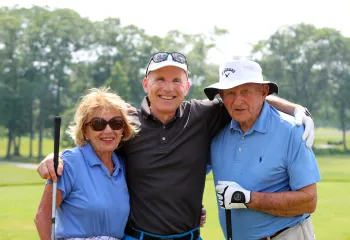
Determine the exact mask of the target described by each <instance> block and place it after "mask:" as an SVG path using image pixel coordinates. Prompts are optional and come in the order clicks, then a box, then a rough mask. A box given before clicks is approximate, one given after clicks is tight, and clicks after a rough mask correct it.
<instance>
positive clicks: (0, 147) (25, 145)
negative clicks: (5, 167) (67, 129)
mask: <svg viewBox="0 0 350 240" xmlns="http://www.w3.org/2000/svg"><path fill="white" fill-rule="evenodd" d="M29 142H30V141H29V138H28V137H22V138H21V147H20V154H21V155H22V156H24V157H28V156H29ZM38 143H39V141H38V139H37V138H36V139H34V140H33V156H38V150H39V147H38V145H39V144H38ZM12 149H13V145H12ZM42 149H43V155H44V156H46V155H47V154H49V153H52V152H53V139H48V138H45V139H44V140H43V146H42ZM6 151H7V138H5V137H2V138H0V158H3V157H4V156H5V155H6Z"/></svg>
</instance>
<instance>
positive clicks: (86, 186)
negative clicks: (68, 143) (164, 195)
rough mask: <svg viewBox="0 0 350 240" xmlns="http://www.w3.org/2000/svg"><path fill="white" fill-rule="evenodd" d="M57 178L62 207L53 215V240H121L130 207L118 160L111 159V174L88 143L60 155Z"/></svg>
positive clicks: (123, 171)
mask: <svg viewBox="0 0 350 240" xmlns="http://www.w3.org/2000/svg"><path fill="white" fill-rule="evenodd" d="M62 159H63V161H64V172H63V174H62V176H61V177H59V178H58V184H57V188H58V189H60V190H61V191H62V199H63V201H62V203H61V205H60V206H59V208H58V209H57V212H56V238H67V237H91V236H112V237H117V238H120V239H121V238H122V237H123V236H124V229H125V225H126V222H127V220H128V216H129V211H130V206H129V194H128V188H127V185H126V181H125V170H124V163H123V162H122V159H121V156H117V155H116V154H115V153H113V155H112V159H113V162H114V165H115V167H114V170H113V174H112V175H110V173H109V171H108V170H107V168H106V167H105V166H104V165H103V163H102V162H101V161H100V160H99V158H98V156H97V155H96V153H95V151H94V149H93V148H92V146H91V144H90V143H87V144H85V145H84V146H81V147H76V148H74V149H71V150H66V151H64V152H63V153H62Z"/></svg>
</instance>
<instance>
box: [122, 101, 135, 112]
mask: <svg viewBox="0 0 350 240" xmlns="http://www.w3.org/2000/svg"><path fill="white" fill-rule="evenodd" d="M125 105H126V113H127V114H130V113H134V112H136V108H134V107H133V106H131V104H129V103H125Z"/></svg>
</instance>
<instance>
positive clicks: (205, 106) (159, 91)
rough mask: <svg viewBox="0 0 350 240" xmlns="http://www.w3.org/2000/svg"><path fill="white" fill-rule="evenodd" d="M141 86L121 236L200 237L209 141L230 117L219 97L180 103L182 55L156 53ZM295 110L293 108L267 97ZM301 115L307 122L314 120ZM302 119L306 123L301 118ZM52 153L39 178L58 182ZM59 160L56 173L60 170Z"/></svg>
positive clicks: (184, 76)
mask: <svg viewBox="0 0 350 240" xmlns="http://www.w3.org/2000/svg"><path fill="white" fill-rule="evenodd" d="M142 85H143V88H144V90H145V92H146V93H147V97H145V99H144V100H143V102H142V104H141V109H140V110H137V112H135V113H133V114H131V117H132V119H133V122H134V124H136V125H138V126H140V132H139V133H138V135H137V136H135V138H133V139H132V140H130V141H128V142H126V143H125V144H124V145H123V146H122V147H121V149H120V150H121V151H122V152H123V153H124V155H125V156H126V161H125V162H126V171H127V181H128V186H129V194H130V217H129V222H128V225H127V229H126V231H125V232H126V235H125V237H124V239H125V240H135V239H143V240H152V239H154V240H157V239H188V240H190V239H194V240H195V239H201V238H200V236H199V230H198V226H199V221H200V214H201V208H202V196H203V191H204V185H205V175H206V164H207V161H208V159H209V156H210V155H209V146H210V141H211V139H212V138H213V137H214V135H215V134H216V133H217V132H218V130H219V129H220V128H221V127H223V126H224V125H225V124H226V123H228V121H229V120H230V116H229V115H228V113H227V112H226V110H225V107H224V105H223V104H222V103H221V101H220V100H218V99H216V100H214V101H209V100H191V101H188V102H187V101H183V100H184V97H185V96H186V94H187V92H188V90H189V88H190V83H189V81H188V69H187V61H186V58H185V56H184V55H182V54H180V53H166V52H162V53H157V54H155V55H154V56H153V57H152V58H151V59H150V62H149V64H148V67H147V70H146V76H145V78H144V80H143V83H142ZM269 102H270V103H271V104H272V105H274V106H276V107H277V108H278V109H280V110H282V111H284V112H287V113H289V114H293V112H294V108H295V107H296V106H297V105H295V104H292V103H288V102H286V101H284V102H283V101H282V100H279V99H278V98H271V99H270V101H269ZM297 115H302V116H303V119H304V120H306V123H310V124H311V128H310V126H306V127H309V128H306V129H311V130H310V132H311V138H313V122H312V120H310V118H307V117H306V116H305V114H304V113H302V114H300V112H299V113H297ZM304 122H305V121H304ZM52 165H53V164H52V157H47V158H45V159H44V160H43V161H42V162H41V164H40V165H39V167H38V172H39V174H40V175H41V176H42V177H43V178H48V177H51V178H52V179H53V180H56V179H57V178H56V175H55V173H54V171H53V167H52ZM62 169H63V164H62V162H61V163H60V166H59V168H58V174H59V175H60V174H61V173H62Z"/></svg>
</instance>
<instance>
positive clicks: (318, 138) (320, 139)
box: [314, 128, 350, 149]
mask: <svg viewBox="0 0 350 240" xmlns="http://www.w3.org/2000/svg"><path fill="white" fill-rule="evenodd" d="M328 141H331V142H336V141H337V142H339V141H343V135H342V132H341V131H340V130H338V129H333V128H318V129H316V130H315V142H314V146H316V147H317V146H319V145H325V144H327V142H328ZM346 144H347V147H348V148H350V131H347V132H346ZM335 148H338V149H343V145H336V146H335Z"/></svg>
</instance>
